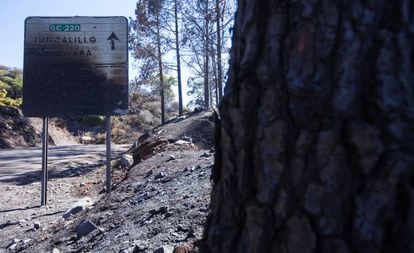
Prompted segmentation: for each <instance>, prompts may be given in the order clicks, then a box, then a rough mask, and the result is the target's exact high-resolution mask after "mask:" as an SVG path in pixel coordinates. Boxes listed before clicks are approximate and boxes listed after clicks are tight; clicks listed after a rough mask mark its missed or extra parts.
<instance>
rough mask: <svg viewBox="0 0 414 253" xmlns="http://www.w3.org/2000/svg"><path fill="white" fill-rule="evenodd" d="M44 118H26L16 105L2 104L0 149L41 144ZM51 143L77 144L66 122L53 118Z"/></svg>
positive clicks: (50, 132)
mask: <svg viewBox="0 0 414 253" xmlns="http://www.w3.org/2000/svg"><path fill="white" fill-rule="evenodd" d="M41 134H42V120H41V119H39V118H26V117H24V116H23V115H22V112H21V111H20V110H19V109H17V108H15V107H6V106H0V149H10V148H18V147H35V146H40V145H41ZM49 143H50V144H51V145H70V144H76V143H77V141H76V139H75V138H74V137H73V136H72V135H71V134H70V133H69V132H68V131H67V130H66V128H65V126H64V124H60V123H59V121H57V120H51V121H50V124H49Z"/></svg>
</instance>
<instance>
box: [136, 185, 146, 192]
mask: <svg viewBox="0 0 414 253" xmlns="http://www.w3.org/2000/svg"><path fill="white" fill-rule="evenodd" d="M145 187H146V184H145V183H140V184H136V185H135V186H134V193H137V192H140V191H142V190H144V189H145Z"/></svg>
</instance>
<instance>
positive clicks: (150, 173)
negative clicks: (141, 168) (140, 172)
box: [145, 170, 154, 178]
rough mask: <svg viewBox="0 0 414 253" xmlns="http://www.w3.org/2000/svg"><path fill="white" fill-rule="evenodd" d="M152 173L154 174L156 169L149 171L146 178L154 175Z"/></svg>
mask: <svg viewBox="0 0 414 253" xmlns="http://www.w3.org/2000/svg"><path fill="white" fill-rule="evenodd" d="M152 174H154V171H152V170H149V171H148V172H147V174H145V178H147V177H150V176H152Z"/></svg>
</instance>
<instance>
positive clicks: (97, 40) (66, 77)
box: [23, 17, 128, 117]
mask: <svg viewBox="0 0 414 253" xmlns="http://www.w3.org/2000/svg"><path fill="white" fill-rule="evenodd" d="M127 109H128V20H127V19H126V18H125V17H29V18H27V19H26V21H25V42H24V68H23V113H24V115H25V116H33V117H49V116H68V115H88V114H98V115H117V114H123V113H124V112H125V111H126V110H127Z"/></svg>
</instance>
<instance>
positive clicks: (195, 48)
mask: <svg viewBox="0 0 414 253" xmlns="http://www.w3.org/2000/svg"><path fill="white" fill-rule="evenodd" d="M235 6H236V4H235V3H234V1H231V0H198V1H196V3H194V2H193V1H176V0H139V1H138V2H137V7H136V10H135V13H136V16H135V18H134V19H131V20H130V27H131V31H130V41H129V47H130V49H131V50H132V52H133V56H134V57H135V59H136V60H137V63H138V64H137V65H138V68H139V77H138V78H137V82H139V83H144V84H146V85H152V84H154V80H155V79H156V80H157V83H158V85H159V89H158V90H159V94H157V97H158V100H159V101H160V106H161V118H162V122H164V120H163V119H164V111H165V110H164V109H165V108H164V106H165V103H166V102H167V101H164V100H165V97H164V96H165V90H164V87H165V85H164V75H169V76H170V75H172V76H175V77H176V80H177V84H178V92H177V93H178V101H179V102H178V112H179V114H180V115H181V114H182V111H183V105H182V95H181V94H182V88H181V70H182V69H183V68H185V69H187V70H189V71H190V76H189V77H190V79H191V80H190V82H191V84H197V88H195V87H190V91H189V92H188V93H187V94H188V95H191V96H192V101H191V102H190V104H189V105H190V106H194V105H201V106H203V107H205V108H208V107H210V106H214V105H217V104H218V103H219V101H220V100H221V96H222V93H223V92H222V90H223V83H224V80H225V79H226V75H223V73H226V72H227V68H228V64H227V60H228V51H229V50H228V47H229V45H230V42H229V41H230V27H231V26H232V23H233V16H234V12H235ZM182 65H183V66H182ZM200 80H201V82H200ZM187 82H188V81H187ZM200 83H202V88H201V89H200V87H199V84H200Z"/></svg>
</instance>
